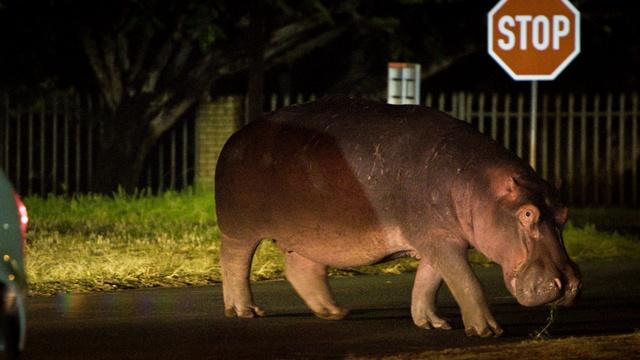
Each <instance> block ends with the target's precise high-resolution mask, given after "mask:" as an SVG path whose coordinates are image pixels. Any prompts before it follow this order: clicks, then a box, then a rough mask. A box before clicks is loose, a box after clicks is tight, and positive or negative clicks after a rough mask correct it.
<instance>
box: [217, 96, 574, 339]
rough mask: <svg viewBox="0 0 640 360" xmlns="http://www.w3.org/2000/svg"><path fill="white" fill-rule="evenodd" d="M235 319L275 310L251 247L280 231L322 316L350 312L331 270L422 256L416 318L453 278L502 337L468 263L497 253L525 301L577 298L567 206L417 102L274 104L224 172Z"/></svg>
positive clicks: (229, 155) (442, 324) (471, 330)
mask: <svg viewBox="0 0 640 360" xmlns="http://www.w3.org/2000/svg"><path fill="white" fill-rule="evenodd" d="M216 207H217V215H218V223H219V226H220V230H221V232H222V234H223V235H222V246H221V254H220V263H221V266H222V270H223V293H224V303H225V313H226V315H227V316H238V317H254V316H264V315H265V312H264V311H263V310H262V309H261V308H259V307H258V306H257V305H256V304H255V303H254V301H253V298H252V295H251V290H250V287H249V269H250V264H251V258H252V256H253V253H254V251H255V248H256V246H257V245H258V244H259V242H260V241H261V239H265V238H272V239H275V241H276V243H277V244H278V246H279V247H280V249H282V251H283V253H284V255H285V266H286V268H285V273H286V277H287V279H288V280H289V281H290V282H291V284H292V285H293V287H294V288H295V289H296V291H297V292H298V294H299V295H300V296H301V297H302V298H303V299H304V301H305V302H306V304H307V305H308V306H309V308H310V309H311V310H312V311H313V312H314V313H315V314H316V315H317V316H319V317H321V318H325V319H341V318H343V317H344V316H346V315H347V310H345V309H344V308H342V307H340V306H338V305H337V304H336V303H335V301H334V300H333V297H332V295H331V292H330V289H329V286H328V283H327V272H326V270H327V267H328V266H333V267H350V266H358V265H365V264H373V263H377V262H381V261H385V260H387V259H390V258H394V257H398V256H403V255H409V256H413V257H415V258H417V259H419V267H418V270H417V273H416V278H415V284H414V288H413V292H412V303H411V315H412V317H413V321H414V323H415V324H416V325H417V326H419V327H422V328H440V329H450V328H451V326H450V325H449V324H448V322H447V321H446V320H445V319H443V318H441V317H440V316H438V314H437V312H436V305H435V302H436V294H437V291H438V288H439V287H440V285H441V283H442V280H444V282H446V284H447V286H448V287H449V289H450V290H451V292H452V294H453V296H454V298H455V299H456V301H457V303H458V304H459V306H460V309H461V313H462V318H463V321H464V326H465V329H466V332H467V334H468V335H479V336H492V335H495V336H498V335H500V334H501V333H502V329H501V328H500V326H499V325H498V324H497V323H496V321H495V319H494V318H493V315H492V314H491V312H490V311H489V306H488V304H487V301H486V298H485V295H484V294H483V290H482V286H481V285H480V283H479V281H478V279H477V278H476V276H475V274H474V273H473V272H472V269H471V267H470V265H469V263H468V261H467V257H466V254H467V250H468V249H469V248H470V247H471V246H472V247H475V248H476V249H477V250H479V251H480V252H481V253H483V254H484V255H485V256H487V257H488V258H490V259H491V260H493V261H495V262H496V263H498V264H500V266H501V267H502V270H503V273H504V281H505V284H506V287H507V289H508V290H509V291H510V292H511V294H513V296H515V297H516V299H517V300H518V301H519V302H520V303H521V304H523V305H525V306H535V305H540V304H558V305H570V304H571V303H572V302H573V300H574V299H575V297H576V295H577V293H578V289H579V288H580V276H579V273H578V268H577V266H576V265H575V264H574V263H573V262H572V261H571V260H570V259H569V257H568V256H567V253H566V251H565V248H564V245H563V242H562V237H561V236H562V235H561V233H562V232H561V229H562V225H563V224H564V223H565V222H566V220H567V209H566V207H564V206H563V205H562V204H561V203H560V202H559V200H558V197H557V194H556V191H555V190H554V189H553V188H552V187H550V186H549V185H548V184H547V183H546V182H545V181H543V180H542V179H540V178H539V177H538V176H537V175H536V174H535V172H534V171H533V170H532V169H531V168H530V167H529V166H528V165H527V164H525V163H524V162H523V161H522V160H520V159H518V158H517V157H515V156H514V155H512V154H511V153H510V152H509V151H507V150H505V149H504V148H502V147H501V146H499V145H498V144H496V143H495V142H494V141H492V140H491V139H489V138H487V137H485V136H483V135H482V134H480V133H478V132H477V131H476V130H474V129H473V128H471V127H470V126H468V125H467V124H465V123H463V122H460V121H457V120H455V119H453V118H451V117H449V116H447V115H445V114H442V113H440V112H437V111H434V110H430V109H427V108H425V107H420V106H392V105H386V104H381V103H376V102H371V101H365V100H354V99H348V98H328V99H323V100H320V101H317V102H314V103H310V104H306V105H301V106H295V107H290V108H286V109H282V110H280V111H278V112H275V113H271V114H269V115H266V116H265V117H264V119H262V120H260V121H257V122H254V123H252V124H250V125H249V126H247V127H245V128H244V129H242V130H241V131H239V132H238V133H236V134H235V135H234V136H233V137H232V138H231V139H230V140H229V141H228V142H227V144H226V145H225V147H224V149H223V151H222V154H221V156H220V159H219V162H218V166H217V169H216Z"/></svg>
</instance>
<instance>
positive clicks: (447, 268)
mask: <svg viewBox="0 0 640 360" xmlns="http://www.w3.org/2000/svg"><path fill="white" fill-rule="evenodd" d="M433 244H434V245H435V247H434V248H432V253H431V254H430V255H432V256H430V259H429V260H430V262H431V264H433V265H434V268H435V269H436V270H437V271H438V272H440V274H442V277H443V278H444V281H445V282H446V283H447V286H448V287H449V290H451V293H452V294H453V297H454V298H455V299H456V302H457V303H458V305H459V306H460V311H461V313H462V321H463V322H464V327H465V333H466V334H467V335H468V336H481V337H489V336H500V335H502V332H503V330H502V328H501V327H500V325H498V323H497V322H496V320H495V319H494V318H493V315H492V314H491V311H490V310H489V305H488V304H487V300H486V298H485V296H484V292H483V290H482V285H480V281H478V278H477V277H476V275H475V274H474V273H473V270H472V269H471V265H469V262H468V260H467V247H466V246H465V245H463V244H462V243H461V242H460V241H457V240H451V239H446V238H443V239H438V240H436V241H434V242H433Z"/></svg>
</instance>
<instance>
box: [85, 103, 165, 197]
mask: <svg viewBox="0 0 640 360" xmlns="http://www.w3.org/2000/svg"><path fill="white" fill-rule="evenodd" d="M124 108H128V109H129V111H119V112H116V113H115V114H112V115H111V118H110V119H107V121H105V122H104V124H103V127H102V131H101V133H100V135H99V138H98V149H96V150H97V154H96V157H97V159H96V161H97V162H96V167H95V170H94V178H93V184H92V185H93V186H92V188H93V191H94V192H96V193H101V194H112V193H114V192H116V191H118V190H119V189H122V190H123V191H125V192H126V193H129V194H130V193H133V192H134V191H135V190H136V189H138V187H139V182H140V177H141V175H142V172H143V170H144V164H145V159H146V157H147V155H148V154H149V150H150V149H151V147H152V146H153V144H155V142H156V140H157V138H158V135H157V134H154V133H153V132H152V131H151V130H150V127H149V125H148V124H149V122H150V121H149V120H148V119H144V118H143V116H144V115H143V111H135V109H142V108H143V107H136V106H125V107H124ZM131 119H140V120H138V121H132V120H131Z"/></svg>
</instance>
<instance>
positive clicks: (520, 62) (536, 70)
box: [487, 0, 580, 169]
mask: <svg viewBox="0 0 640 360" xmlns="http://www.w3.org/2000/svg"><path fill="white" fill-rule="evenodd" d="M487 20H488V21H487V23H488V27H487V30H488V31H487V38H488V46H487V47H488V52H489V55H491V57H492V58H493V59H494V60H495V61H496V62H498V64H500V66H501V67H502V68H503V69H504V70H505V71H506V72H507V73H508V74H509V75H510V76H511V77H512V78H513V79H514V80H519V81H520V80H529V81H531V109H530V110H531V130H530V134H529V135H530V143H529V163H530V164H531V166H532V167H533V168H534V169H535V167H536V136H537V134H536V130H537V102H538V101H537V99H538V83H537V81H538V80H554V79H555V78H556V77H557V76H558V75H559V74H560V73H561V72H562V70H564V68H565V67H567V65H569V63H570V62H571V61H572V60H573V59H574V58H575V57H576V56H577V55H578V54H579V53H580V12H578V10H577V9H576V8H575V7H574V6H573V5H572V4H571V3H570V2H569V1H568V0H536V1H531V0H501V1H500V2H498V3H497V4H496V5H495V6H494V7H493V9H491V11H490V12H489V14H488V15H487Z"/></svg>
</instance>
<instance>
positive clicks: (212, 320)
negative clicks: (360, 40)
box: [24, 262, 640, 360]
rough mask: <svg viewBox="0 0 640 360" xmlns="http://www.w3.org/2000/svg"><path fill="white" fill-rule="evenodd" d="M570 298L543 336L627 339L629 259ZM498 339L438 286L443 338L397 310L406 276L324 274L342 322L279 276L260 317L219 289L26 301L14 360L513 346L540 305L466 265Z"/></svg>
mask: <svg viewBox="0 0 640 360" xmlns="http://www.w3.org/2000/svg"><path fill="white" fill-rule="evenodd" d="M581 270H582V272H583V288H584V291H583V293H582V297H581V299H580V302H579V304H578V305H577V306H575V307H573V308H570V309H564V308H563V309H560V310H559V312H558V316H557V321H556V323H555V324H554V325H553V327H552V328H551V333H552V335H553V336H554V337H564V336H581V335H608V334H621V333H630V332H633V331H634V329H638V328H640V297H639V296H638V295H639V294H640V264H636V263H634V262H609V263H604V264H581ZM477 273H478V275H479V277H480V279H481V281H482V283H483V284H484V285H485V290H486V293H487V295H488V297H489V301H490V302H491V305H492V309H493V313H494V315H495V317H496V319H497V320H498V322H500V323H501V325H502V326H503V327H504V329H505V335H504V336H503V337H502V338H499V339H478V338H468V337H466V336H465V335H464V331H463V330H462V324H461V320H460V313H459V310H458V308H457V306H456V305H455V303H454V302H453V300H452V298H451V296H450V295H449V293H448V291H442V292H441V294H440V300H439V303H440V309H441V313H442V315H444V316H445V317H448V318H450V319H451V320H452V325H453V326H454V327H455V329H454V330H451V331H440V330H421V329H418V328H417V327H415V326H414V325H413V324H412V322H411V317H410V314H409V304H410V293H411V283H412V280H413V274H405V275H389V276H356V277H347V278H334V279H332V281H331V285H332V287H333V289H334V292H335V294H336V298H337V299H338V301H339V302H340V303H341V304H343V305H345V306H347V307H349V308H350V309H352V313H351V315H350V316H349V317H348V318H347V319H345V320H343V321H337V322H332V321H325V320H320V319H316V318H315V317H313V316H312V315H311V314H310V312H309V311H308V310H307V309H306V307H305V306H304V304H303V303H302V301H301V300H300V299H299V298H298V297H297V296H296V295H295V293H294V292H293V290H292V288H291V287H290V285H289V284H288V283H287V282H285V281H270V282H263V283H258V284H254V286H253V288H254V296H255V299H256V302H257V303H259V304H260V305H262V306H263V307H264V308H265V309H266V310H267V311H269V316H268V317H266V318H261V319H253V320H242V319H226V318H224V316H223V305H222V296H221V287H220V286H209V287H193V288H181V289H142V290H126V291H114V292H103V293H91V294H71V295H68V294H67V295H62V294H61V295H58V296H54V297H32V298H30V299H29V301H28V305H27V309H28V324H29V326H28V339H27V350H26V352H25V354H24V355H25V358H26V359H90V360H94V359H225V358H228V359H238V358H260V359H265V358H296V359H297V358H341V357H345V356H347V355H350V354H351V355H357V356H372V357H373V356H381V355H390V354H399V353H407V352H420V351H426V350H437V349H444V348H451V347H468V346H478V345H487V344H496V343H501V342H510V341H519V340H523V339H526V338H528V336H529V334H530V333H531V332H533V331H535V330H539V329H541V328H542V327H543V325H544V324H545V320H546V318H547V316H548V314H549V311H548V309H547V308H546V307H538V308H524V307H522V306H520V305H518V304H517V303H516V302H515V300H514V299H512V298H511V297H510V296H509V295H508V293H507V292H506V290H505V288H504V285H503V284H502V279H501V274H500V272H499V269H498V268H486V269H477Z"/></svg>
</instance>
